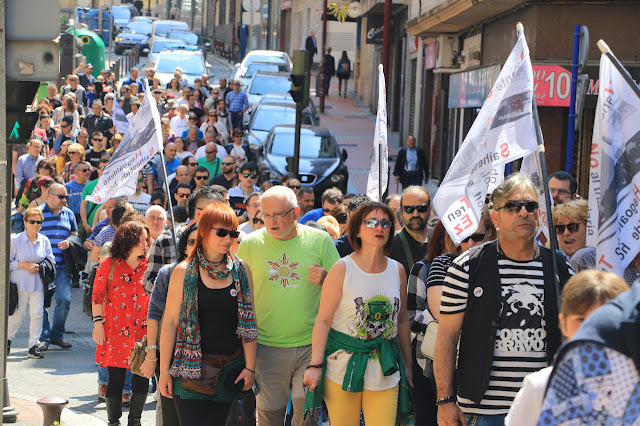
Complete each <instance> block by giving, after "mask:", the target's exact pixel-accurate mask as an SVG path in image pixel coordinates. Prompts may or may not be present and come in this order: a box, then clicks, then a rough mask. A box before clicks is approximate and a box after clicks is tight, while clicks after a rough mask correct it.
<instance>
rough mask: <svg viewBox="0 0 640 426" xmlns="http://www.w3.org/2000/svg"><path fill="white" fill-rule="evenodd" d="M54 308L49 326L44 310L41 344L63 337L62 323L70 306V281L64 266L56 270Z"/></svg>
mask: <svg viewBox="0 0 640 426" xmlns="http://www.w3.org/2000/svg"><path fill="white" fill-rule="evenodd" d="M55 284H56V292H55V298H56V307H55V309H54V311H53V323H52V325H51V327H50V326H49V313H48V311H47V309H45V310H44V316H43V318H42V335H41V336H40V341H41V342H50V341H51V340H62V338H63V337H64V323H65V322H66V321H67V316H68V315H69V305H70V304H71V279H70V278H69V277H68V276H67V270H66V268H65V267H64V266H58V267H57V268H56V280H55Z"/></svg>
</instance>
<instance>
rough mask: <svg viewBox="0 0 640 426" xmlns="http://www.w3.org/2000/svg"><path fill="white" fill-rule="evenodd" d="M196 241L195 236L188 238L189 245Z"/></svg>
mask: <svg viewBox="0 0 640 426" xmlns="http://www.w3.org/2000/svg"><path fill="white" fill-rule="evenodd" d="M195 243H196V239H195V238H189V239H188V240H187V247H191V246H193V245H194V244H195Z"/></svg>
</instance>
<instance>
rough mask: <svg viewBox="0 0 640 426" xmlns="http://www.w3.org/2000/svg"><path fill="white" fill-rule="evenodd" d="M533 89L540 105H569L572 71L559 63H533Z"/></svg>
mask: <svg viewBox="0 0 640 426" xmlns="http://www.w3.org/2000/svg"><path fill="white" fill-rule="evenodd" d="M533 91H534V93H535V94H536V103H537V105H538V106H551V107H568V106H569V99H570V97H571V71H569V70H567V69H566V68H563V67H561V66H558V65H533Z"/></svg>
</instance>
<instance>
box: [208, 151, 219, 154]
mask: <svg viewBox="0 0 640 426" xmlns="http://www.w3.org/2000/svg"><path fill="white" fill-rule="evenodd" d="M205 153H207V154H217V153H218V151H205Z"/></svg>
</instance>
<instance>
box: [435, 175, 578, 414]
mask: <svg viewBox="0 0 640 426" xmlns="http://www.w3.org/2000/svg"><path fill="white" fill-rule="evenodd" d="M538 195H539V193H538V190H537V188H536V186H535V184H534V183H533V182H532V181H531V179H530V178H529V177H528V176H526V175H523V174H520V173H514V174H512V175H511V176H510V177H509V178H508V179H506V180H505V181H504V182H503V183H502V184H500V185H498V187H497V188H496V189H495V190H494V192H493V194H492V202H493V206H494V210H493V211H492V212H491V220H492V221H493V224H494V225H495V227H496V229H498V240H497V241H491V242H488V243H486V244H482V245H480V246H477V247H474V248H471V249H469V250H467V251H466V252H465V253H464V254H462V255H460V256H459V257H458V258H456V259H455V260H454V261H453V263H452V264H451V266H450V268H449V270H448V272H447V275H446V277H445V280H444V285H443V287H442V298H441V305H440V325H439V330H438V337H437V341H436V347H435V356H434V364H433V367H434V372H435V379H436V388H437V391H438V395H437V397H438V399H437V401H436V405H437V406H438V424H439V425H443V426H450V425H458V424H487V425H494V424H504V418H505V415H506V414H507V413H508V411H509V408H510V406H511V403H512V402H513V399H514V398H515V396H516V394H517V392H518V390H519V389H520V387H521V386H522V381H523V379H524V377H525V376H526V375H527V374H529V373H530V372H531V371H535V370H538V369H540V368H544V367H545V366H547V365H549V363H551V362H552V361H553V357H554V354H555V353H556V350H557V349H558V347H559V346H560V343H561V340H562V338H561V335H560V330H559V328H558V302H559V301H558V300H557V298H556V295H557V293H556V291H557V289H556V283H555V279H554V274H553V264H552V262H554V261H555V262H556V264H557V265H558V268H557V270H558V274H559V277H560V282H559V285H560V288H562V286H563V285H564V283H565V282H566V281H567V280H568V279H569V277H570V276H571V275H572V274H573V272H572V270H571V268H570V267H569V265H567V263H566V262H565V260H564V257H563V256H562V255H561V254H558V255H557V256H555V258H554V256H552V253H551V251H550V250H548V249H547V248H545V247H543V246H540V245H537V244H536V242H535V237H536V234H537V229H538V225H539V217H538V215H539V211H540V210H539V206H538V202H537V200H538ZM458 341H459V342H460V343H459V350H457V349H456V348H457V347H458ZM456 355H458V356H456ZM456 358H457V359H458V362H457V383H456V386H457V392H455V391H454V374H455V373H456ZM465 421H466V423H465Z"/></svg>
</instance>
